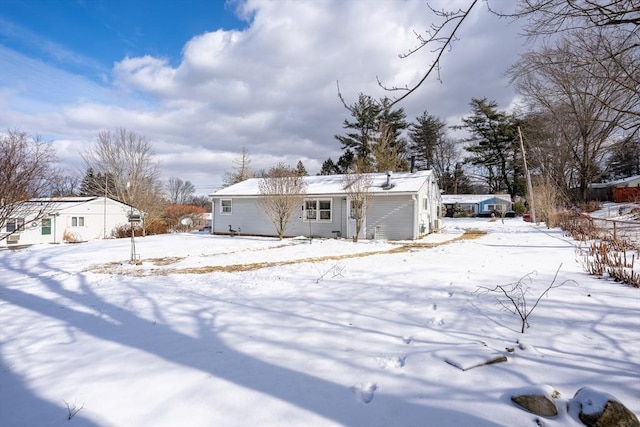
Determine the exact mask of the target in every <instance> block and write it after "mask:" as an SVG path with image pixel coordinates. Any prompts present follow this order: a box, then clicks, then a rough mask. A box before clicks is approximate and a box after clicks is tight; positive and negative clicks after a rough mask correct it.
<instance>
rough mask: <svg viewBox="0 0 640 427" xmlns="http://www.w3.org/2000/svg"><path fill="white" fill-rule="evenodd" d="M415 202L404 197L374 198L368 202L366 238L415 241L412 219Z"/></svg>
mask: <svg viewBox="0 0 640 427" xmlns="http://www.w3.org/2000/svg"><path fill="white" fill-rule="evenodd" d="M415 203H416V201H415V200H414V198H413V197H412V196H410V195H406V196H375V197H372V198H371V199H370V200H369V204H368V208H367V232H366V237H367V238H368V239H372V238H374V237H376V227H377V231H378V237H379V238H385V239H389V240H409V239H415V238H416V236H414V218H415V216H414V215H415V206H416V204H415Z"/></svg>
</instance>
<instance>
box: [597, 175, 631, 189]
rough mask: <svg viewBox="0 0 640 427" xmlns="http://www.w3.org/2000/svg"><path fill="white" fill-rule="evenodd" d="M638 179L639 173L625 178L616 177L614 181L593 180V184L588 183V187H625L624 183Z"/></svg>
mask: <svg viewBox="0 0 640 427" xmlns="http://www.w3.org/2000/svg"><path fill="white" fill-rule="evenodd" d="M638 180H640V175H633V176H629V177H627V178H622V179H617V180H615V181H609V182H594V183H593V184H589V187H590V188H608V187H625V186H626V184H629V183H631V182H634V181H638Z"/></svg>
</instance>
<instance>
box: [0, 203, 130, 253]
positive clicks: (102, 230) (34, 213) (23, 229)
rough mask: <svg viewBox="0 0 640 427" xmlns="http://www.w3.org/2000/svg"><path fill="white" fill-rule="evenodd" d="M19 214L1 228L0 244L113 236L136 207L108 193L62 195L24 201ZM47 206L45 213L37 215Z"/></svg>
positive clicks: (72, 240)
mask: <svg viewBox="0 0 640 427" xmlns="http://www.w3.org/2000/svg"><path fill="white" fill-rule="evenodd" d="M21 204H22V206H21V207H20V209H19V212H20V213H19V215H20V217H16V218H9V219H8V220H7V221H6V224H5V226H4V227H3V228H2V229H1V230H0V236H2V237H5V236H6V235H7V234H8V233H10V232H13V231H14V230H16V229H19V231H17V232H14V233H12V234H11V235H9V236H8V237H6V238H4V239H2V240H0V248H7V247H16V246H23V245H34V244H39V243H64V242H84V241H87V240H95V239H104V238H109V237H111V232H112V231H113V230H114V229H115V228H116V227H118V226H121V225H125V224H128V222H129V215H130V214H131V213H132V212H133V213H134V214H137V213H138V212H137V211H136V210H132V209H131V207H130V206H128V205H126V204H124V203H120V202H118V201H116V200H113V199H110V198H108V197H60V198H49V199H33V200H28V201H25V202H22V203H21ZM42 209H44V212H45V214H44V216H43V215H38V212H40V211H41V210H42Z"/></svg>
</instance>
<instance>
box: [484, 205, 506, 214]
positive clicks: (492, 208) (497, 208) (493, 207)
mask: <svg viewBox="0 0 640 427" xmlns="http://www.w3.org/2000/svg"><path fill="white" fill-rule="evenodd" d="M487 210H488V211H489V212H493V211H497V212H502V210H503V205H501V204H495V205H487Z"/></svg>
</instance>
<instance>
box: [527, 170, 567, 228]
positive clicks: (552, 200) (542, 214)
mask: <svg viewBox="0 0 640 427" xmlns="http://www.w3.org/2000/svg"><path fill="white" fill-rule="evenodd" d="M533 201H534V205H535V207H536V215H537V217H536V219H537V220H538V221H542V222H544V223H545V224H546V225H547V228H551V227H556V226H557V225H558V222H559V220H560V218H559V214H558V206H559V205H560V204H561V201H562V196H561V192H560V190H559V189H558V187H557V186H556V185H554V184H552V183H551V181H549V180H546V181H545V182H542V183H540V184H538V185H536V187H535V188H534V189H533Z"/></svg>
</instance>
